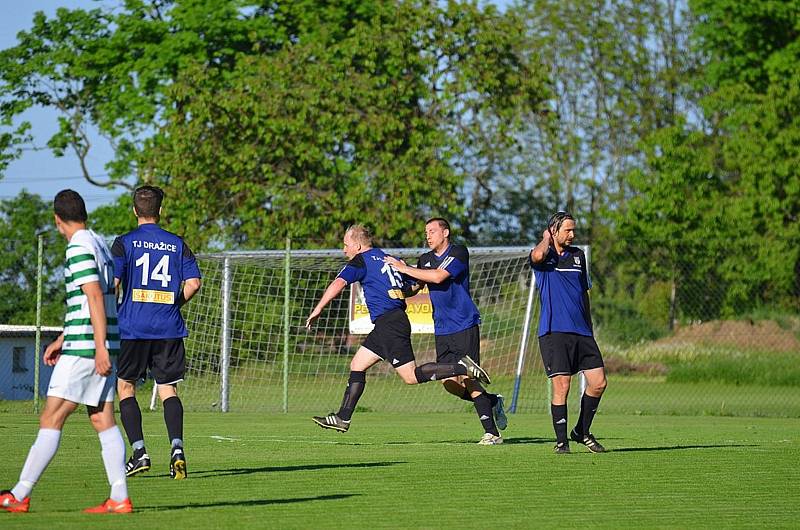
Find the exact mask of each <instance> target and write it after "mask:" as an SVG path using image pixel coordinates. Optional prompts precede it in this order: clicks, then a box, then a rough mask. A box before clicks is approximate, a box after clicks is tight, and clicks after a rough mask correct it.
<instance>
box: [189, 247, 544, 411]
mask: <svg viewBox="0 0 800 530" xmlns="http://www.w3.org/2000/svg"><path fill="white" fill-rule="evenodd" d="M385 250H386V251H387V252H388V253H390V254H392V255H395V256H398V257H401V258H403V259H405V260H407V261H408V262H409V263H416V258H417V256H419V254H421V253H422V252H424V251H426V250H427V249H385ZM529 251H530V249H529V248H527V247H493V248H472V249H470V290H471V292H472V296H473V299H474V300H475V303H476V304H477V306H478V309H479V310H480V312H481V318H482V324H481V365H482V366H483V367H484V368H485V369H486V370H487V371H488V372H489V374H490V375H491V376H492V379H493V383H492V385H491V387H490V390H491V391H492V392H496V393H501V394H504V395H505V396H506V397H507V399H509V401H508V404H510V397H511V394H512V391H513V388H514V384H515V377H516V376H517V374H518V370H519V369H520V368H521V369H522V371H523V375H524V374H527V373H531V372H534V371H535V372H536V376H535V377H524V376H523V377H522V378H521V379H520V380H521V382H522V384H521V385H520V386H519V395H520V396H521V398H520V399H519V401H518V410H535V411H537V412H543V411H544V410H545V407H544V405H545V404H546V403H547V393H548V389H547V382H546V379H545V378H544V377H541V360H540V358H539V355H538V350H536V348H537V345H536V340H535V327H536V322H537V319H536V316H535V315H531V314H530V312H533V311H537V310H538V304H537V303H536V301H535V300H534V299H533V297H532V296H531V294H532V293H531V278H532V276H531V271H530V269H529V267H528V266H527V255H528V252H529ZM198 260H199V264H200V268H201V270H202V272H203V288H202V289H201V290H200V292H199V293H198V295H197V296H196V297H195V298H194V299H193V300H192V301H191V303H189V304H188V305H187V306H186V308H185V310H184V316H185V317H186V321H187V327H188V329H189V333H190V336H189V338H188V339H187V340H186V351H187V375H186V381H185V382H184V383H182V384H181V395H182V397H184V398H185V399H184V403H185V406H186V407H187V408H189V409H193V410H215V409H217V410H224V411H263V412H280V411H291V412H310V413H316V414H324V413H327V412H329V411H331V410H333V411H335V410H338V407H339V404H340V402H341V398H342V393H343V392H344V389H345V386H346V385H347V379H348V374H349V370H350V368H349V364H350V358H351V357H352V355H353V354H354V353H355V351H356V349H357V348H358V346H359V345H360V343H361V341H362V340H363V339H364V336H363V335H355V334H351V333H350V326H349V316H350V315H349V303H350V287H348V288H347V289H345V291H343V292H342V294H341V295H340V296H339V297H338V298H337V299H335V300H334V301H333V302H331V303H330V304H329V305H328V306H327V307H326V309H325V310H324V312H323V314H322V316H321V317H320V318H319V320H318V321H317V322H316V324H315V327H314V329H313V330H312V331H308V330H306V328H305V321H306V318H307V316H308V314H309V313H310V312H311V310H312V309H313V307H314V305H315V304H316V302H317V300H318V299H319V297H320V296H321V295H322V293H323V291H324V290H325V288H326V287H327V285H328V284H329V283H330V282H331V281H332V280H333V279H334V278H335V277H336V274H337V273H338V272H339V270H340V269H341V267H342V266H343V265H344V264H345V263H346V258H345V257H344V255H343V253H342V252H341V251H340V250H305V251H304V250H291V251H289V250H287V251H261V252H227V253H220V254H208V255H200V256H198ZM531 300H533V303H532V304H531V303H530V302H531ZM526 315H527V316H528V319H527V320H526ZM528 321H530V329H531V331H532V333H531V335H532V336H533V340H531V338H530V337H527V336H526V337H523V332H524V328H525V323H526V322H528ZM286 323H288V325H286ZM524 339H525V340H524ZM412 342H413V346H414V352H415V355H416V359H417V364H422V363H425V362H428V361H433V360H435V357H436V354H435V347H434V339H433V335H432V334H414V335H412ZM523 342H524V343H525V344H523ZM523 348H526V349H527V350H528V351H527V352H526V355H525V363H520V362H519V361H520V352H521V350H522V349H523ZM393 372H394V370H393V369H392V368H391V367H390V366H389V365H388V364H387V363H385V362H381V363H378V364H376V365H375V366H373V367H372V368H371V369H370V370H369V371H368V372H367V386H366V390H365V392H364V395H363V397H362V399H361V401H360V402H359V408H358V410H359V411H419V412H423V411H424V412H440V411H441V412H444V411H459V410H463V409H464V408H466V407H471V405H470V404H468V403H466V402H464V401H462V400H459V399H457V398H456V397H454V396H452V395H450V394H448V393H447V392H446V391H445V390H444V388H442V385H441V384H439V383H436V382H431V383H426V384H423V385H405V384H404V383H403V381H402V380H401V379H400V378H399V377H398V376H397V375H396V374H394V373H393Z"/></svg>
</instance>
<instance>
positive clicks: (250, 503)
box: [136, 493, 361, 513]
mask: <svg viewBox="0 0 800 530" xmlns="http://www.w3.org/2000/svg"><path fill="white" fill-rule="evenodd" d="M358 495H361V494H360V493H338V494H334V495H318V496H316V497H296V498H290V499H252V500H248V501H219V502H204V503H188V504H176V505H171V506H145V507H140V506H137V507H136V512H138V513H142V512H164V511H168V510H191V509H192V508H222V507H225V506H238V507H246V506H270V505H273V504H293V503H297V502H311V501H336V500H340V499H347V498H350V497H356V496H358Z"/></svg>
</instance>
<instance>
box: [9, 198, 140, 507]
mask: <svg viewBox="0 0 800 530" xmlns="http://www.w3.org/2000/svg"><path fill="white" fill-rule="evenodd" d="M53 210H54V212H55V223H56V227H57V228H58V231H59V232H60V233H61V234H62V235H63V236H64V237H65V238H66V239H67V241H68V242H69V244H68V245H67V252H66V259H67V261H66V264H65V266H64V279H65V285H66V290H67V313H66V315H65V317H64V332H63V333H61V335H59V337H58V338H57V339H56V340H55V342H53V343H52V344H50V345H49V346H47V348H46V349H45V351H44V356H43V358H44V362H45V364H47V365H49V366H53V365H55V368H54V369H53V374H52V376H51V377H50V386H49V388H48V390H47V402H46V404H45V408H44V411H42V415H41V417H40V418H39V434H38V435H37V436H36V440H35V441H34V443H33V446H31V449H30V452H29V453H28V458H27V459H26V460H25V465H24V466H23V467H22V472H21V473H20V476H19V482H17V484H16V486H14V488H12V489H11V490H4V491H2V492H0V509H3V510H5V511H8V512H27V511H28V509H29V507H30V493H31V491H32V490H33V487H34V485H35V484H36V482H37V481H38V480H39V478H40V477H41V475H42V473H44V470H45V469H46V468H47V465H48V464H49V463H50V461H51V460H52V459H53V457H54V456H55V454H56V451H57V450H58V446H59V444H60V442H61V431H62V429H63V427H64V422H65V421H66V419H67V417H69V415H70V414H72V413H73V412H74V411H75V409H76V408H77V407H78V405H79V404H83V405H86V409H87V411H88V412H89V419H90V420H91V423H92V426H93V427H94V429H95V430H96V431H97V433H98V436H99V437H100V446H101V449H102V450H101V454H102V457H103V464H104V466H105V469H106V476H107V478H108V481H109V484H110V485H111V494H110V496H109V498H108V499H107V500H106V501H105V502H103V503H102V504H100V505H99V506H95V507H93V508H87V509H86V510H84V512H86V513H130V512H131V511H133V507H132V506H131V501H130V499H129V498H128V486H127V482H126V477H125V442H124V441H123V439H122V434H121V433H120V431H119V428H118V427H117V425H116V423H115V422H114V385H115V382H116V375H115V366H114V363H115V357H116V355H117V352H118V350H119V332H118V331H117V311H116V306H115V303H114V287H113V278H114V272H113V267H114V262H113V260H112V258H111V252H109V250H108V247H107V246H106V244H105V242H104V241H103V240H102V239H101V238H100V236H98V235H97V234H95V233H94V232H92V231H91V230H88V229H87V228H86V219H87V215H86V205H85V204H84V202H83V198H81V196H80V195H79V194H78V193H76V192H75V191H72V190H63V191H60V192H59V193H58V194H57V195H56V196H55V199H54V201H53Z"/></svg>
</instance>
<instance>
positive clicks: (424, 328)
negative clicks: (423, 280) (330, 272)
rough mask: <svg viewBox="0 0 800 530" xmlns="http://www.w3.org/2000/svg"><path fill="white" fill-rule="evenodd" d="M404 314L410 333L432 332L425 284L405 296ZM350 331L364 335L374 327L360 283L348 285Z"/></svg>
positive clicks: (430, 309) (429, 300) (431, 314)
mask: <svg viewBox="0 0 800 530" xmlns="http://www.w3.org/2000/svg"><path fill="white" fill-rule="evenodd" d="M406 314H407V315H408V320H409V321H410V322H411V333H429V334H432V333H433V306H432V305H431V297H430V295H429V294H428V286H427V285H426V286H425V287H424V288H423V289H422V290H421V291H420V292H418V293H417V294H415V295H414V296H412V297H411V298H406ZM349 316H350V333H352V334H353V335H366V334H368V333H369V332H370V331H372V329H373V328H374V327H375V325H374V324H373V323H372V321H371V320H370V316H369V309H367V302H366V301H365V300H364V291H363V290H362V289H361V284H360V283H358V282H356V283H354V284H351V285H350V308H349Z"/></svg>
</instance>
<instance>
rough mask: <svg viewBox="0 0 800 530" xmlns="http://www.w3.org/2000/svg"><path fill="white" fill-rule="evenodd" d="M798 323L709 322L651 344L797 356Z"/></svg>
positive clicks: (771, 321) (799, 327) (799, 346)
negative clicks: (730, 347) (725, 348)
mask: <svg viewBox="0 0 800 530" xmlns="http://www.w3.org/2000/svg"><path fill="white" fill-rule="evenodd" d="M799 335H800V323H798V322H797V321H792V322H785V323H781V324H779V323H778V322H775V321H773V320H761V321H752V320H712V321H709V322H700V323H696V324H689V325H684V326H680V327H679V328H677V329H676V330H675V333H674V334H673V335H672V336H670V337H665V338H663V339H659V340H657V341H655V343H654V344H662V345H677V344H692V343H693V344H703V345H708V346H735V347H737V348H741V349H752V350H760V351H775V352H798V353H800V337H799Z"/></svg>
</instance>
